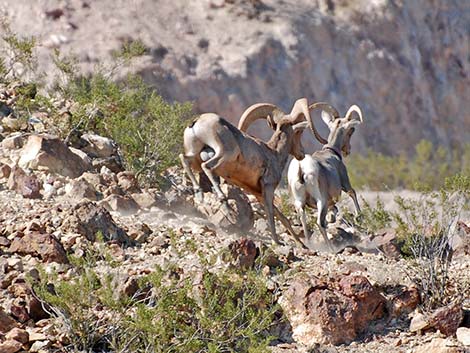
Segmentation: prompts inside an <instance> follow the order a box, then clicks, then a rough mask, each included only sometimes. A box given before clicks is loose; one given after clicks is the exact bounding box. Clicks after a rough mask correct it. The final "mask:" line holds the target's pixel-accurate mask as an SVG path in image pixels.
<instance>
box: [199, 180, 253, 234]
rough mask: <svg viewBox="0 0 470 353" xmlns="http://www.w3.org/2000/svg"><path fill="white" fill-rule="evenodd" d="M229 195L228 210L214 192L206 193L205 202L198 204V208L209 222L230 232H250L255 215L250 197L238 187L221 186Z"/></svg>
mask: <svg viewBox="0 0 470 353" xmlns="http://www.w3.org/2000/svg"><path fill="white" fill-rule="evenodd" d="M221 188H222V191H223V192H224V194H225V195H227V201H228V206H229V207H228V208H227V207H225V206H224V205H223V204H221V202H220V201H219V200H218V199H217V196H216V195H215V194H214V193H212V192H206V193H204V202H202V203H197V204H196V208H197V210H198V211H199V212H201V213H202V214H204V215H205V216H206V217H207V218H208V219H209V221H211V222H212V223H214V224H216V225H218V226H219V227H221V228H223V229H226V230H228V231H241V232H247V231H249V230H250V229H251V228H252V227H253V224H254V214H253V209H252V208H251V203H250V200H249V199H248V197H247V196H246V195H245V194H244V193H243V192H242V191H241V190H240V189H239V188H237V187H234V186H232V185H229V184H223V185H221Z"/></svg>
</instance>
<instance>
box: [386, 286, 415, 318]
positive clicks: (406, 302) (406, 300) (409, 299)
mask: <svg viewBox="0 0 470 353" xmlns="http://www.w3.org/2000/svg"><path fill="white" fill-rule="evenodd" d="M420 302H421V298H420V295H419V291H418V289H417V288H415V287H411V288H403V289H402V290H401V291H400V293H398V294H397V295H395V296H394V297H393V299H392V315H393V316H395V317H399V316H401V315H402V314H409V313H411V312H412V311H413V310H415V309H416V307H417V306H418V304H419V303H420Z"/></svg>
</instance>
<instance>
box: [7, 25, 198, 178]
mask: <svg viewBox="0 0 470 353" xmlns="http://www.w3.org/2000/svg"><path fill="white" fill-rule="evenodd" d="M0 27H1V28H2V30H3V34H2V36H1V39H2V40H3V42H4V44H5V45H4V46H5V47H6V48H7V49H6V50H5V52H0V83H3V84H5V85H6V86H12V85H13V86H14V87H15V91H16V93H17V98H16V99H15V101H14V105H13V106H12V107H11V108H12V109H13V111H14V114H15V116H16V117H17V118H18V119H19V120H21V121H23V124H22V125H23V126H25V128H31V129H32V127H31V126H30V125H29V124H28V121H29V119H30V117H31V114H32V113H33V112H44V113H46V114H47V116H48V118H47V121H44V122H43V123H44V125H45V126H46V128H47V130H48V131H49V132H51V133H54V134H57V135H58V136H60V137H61V138H63V139H64V140H65V142H67V143H70V144H73V142H74V138H75V137H77V136H80V135H81V134H82V133H85V132H91V133H96V134H99V135H103V136H106V137H110V138H111V139H113V140H114V141H116V143H117V145H118V146H119V148H120V152H121V154H122V157H123V160H124V164H125V167H126V168H127V169H129V170H132V171H134V172H135V173H136V175H137V177H138V178H139V180H140V181H141V182H144V183H148V184H158V183H159V182H160V181H161V173H162V172H163V171H164V170H165V169H167V168H168V167H170V166H173V165H175V164H176V163H178V160H177V156H178V154H179V152H180V150H181V148H182V143H181V141H182V134H183V130H184V127H185V125H186V123H185V121H186V120H187V119H188V118H190V115H191V104H190V103H169V102H167V101H165V100H164V99H163V98H162V97H161V96H160V95H158V94H157V93H156V91H155V89H154V88H153V87H150V86H149V85H147V84H146V83H145V82H144V81H143V80H142V78H141V77H139V76H138V75H133V74H129V75H127V76H125V77H122V76H118V73H120V72H122V71H123V70H124V69H125V66H126V65H129V64H130V63H131V62H132V59H133V58H135V57H137V56H140V55H143V54H144V53H145V52H146V50H147V49H146V48H145V46H144V44H143V43H142V42H141V41H139V40H136V41H132V42H131V41H130V42H126V43H125V44H124V45H123V47H122V48H121V49H120V50H119V51H116V52H114V54H113V58H114V61H113V62H112V63H111V64H109V65H107V66H97V67H96V68H95V70H94V72H92V73H90V74H89V75H87V76H81V75H79V74H78V73H79V72H80V70H79V69H78V67H77V64H78V60H77V59H76V58H74V57H73V56H63V55H61V53H60V52H59V51H57V50H56V51H55V52H54V54H53V62H54V64H55V66H56V68H57V75H56V77H55V79H54V84H53V85H52V86H51V87H46V86H45V85H44V84H43V83H42V82H40V81H39V78H40V77H41V76H42V75H41V73H40V72H38V69H37V65H36V57H35V50H34V49H35V40H34V38H20V37H18V36H17V35H15V34H14V33H13V32H12V31H11V30H10V28H9V26H8V24H7V23H1V24H0ZM19 66H21V70H18V69H17V67H19ZM31 77H35V78H36V79H37V80H36V81H32V80H31ZM38 92H41V93H40V94H39V93H38ZM57 102H68V105H69V106H70V109H68V111H67V113H64V111H63V109H62V108H61V107H60V104H57Z"/></svg>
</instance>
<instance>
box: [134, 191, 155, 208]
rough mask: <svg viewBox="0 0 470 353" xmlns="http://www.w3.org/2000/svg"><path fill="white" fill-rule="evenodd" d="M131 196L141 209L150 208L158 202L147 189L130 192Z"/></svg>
mask: <svg viewBox="0 0 470 353" xmlns="http://www.w3.org/2000/svg"><path fill="white" fill-rule="evenodd" d="M131 197H132V198H133V199H134V201H135V202H136V203H137V204H138V205H139V207H140V208H142V209H145V208H151V207H153V206H156V205H157V203H158V202H157V198H156V196H155V195H154V194H152V193H150V192H148V191H143V192H139V193H133V194H131Z"/></svg>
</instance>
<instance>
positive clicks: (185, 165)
mask: <svg viewBox="0 0 470 353" xmlns="http://www.w3.org/2000/svg"><path fill="white" fill-rule="evenodd" d="M179 157H180V160H181V164H182V165H183V169H184V171H185V172H186V174H187V175H188V176H189V179H190V180H191V183H192V184H193V190H194V195H195V198H196V201H198V202H202V201H203V200H204V193H203V192H202V189H201V187H200V185H199V182H198V181H197V179H196V177H195V176H194V173H193V171H192V170H191V167H190V165H189V161H188V158H187V157H186V156H185V155H183V154H180V155H179Z"/></svg>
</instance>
